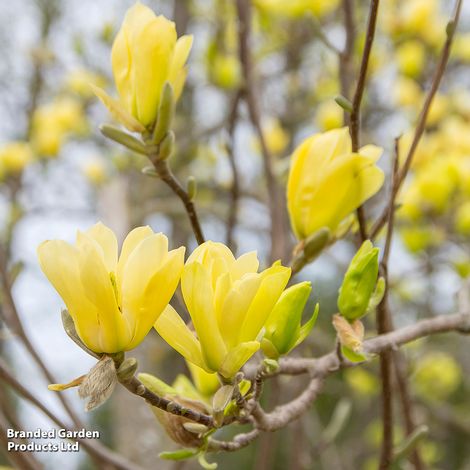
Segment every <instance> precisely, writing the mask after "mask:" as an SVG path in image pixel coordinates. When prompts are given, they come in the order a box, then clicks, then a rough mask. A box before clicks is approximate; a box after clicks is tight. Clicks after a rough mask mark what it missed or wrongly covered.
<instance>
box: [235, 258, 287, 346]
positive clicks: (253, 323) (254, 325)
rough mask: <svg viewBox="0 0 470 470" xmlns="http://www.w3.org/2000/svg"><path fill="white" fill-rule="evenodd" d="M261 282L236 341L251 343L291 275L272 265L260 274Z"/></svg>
mask: <svg viewBox="0 0 470 470" xmlns="http://www.w3.org/2000/svg"><path fill="white" fill-rule="evenodd" d="M260 274H262V276H263V280H262V281H261V284H260V286H259V289H258V292H257V293H256V296H255V298H254V299H253V302H252V303H251V305H250V308H249V310H248V312H247V313H246V316H245V320H244V322H243V325H242V327H241V330H240V333H239V337H238V341H239V342H246V341H253V340H254V339H255V338H256V337H257V336H258V334H259V332H260V330H261V328H262V327H263V326H264V324H265V323H266V320H267V319H268V317H269V314H270V313H271V311H272V309H273V308H274V305H275V304H276V302H277V301H278V299H279V297H280V296H281V294H282V291H283V290H284V289H285V287H286V285H287V283H288V281H289V278H290V274H291V270H290V268H286V267H284V266H280V265H274V266H271V267H270V268H268V269H266V270H265V271H263V272H262V273H260Z"/></svg>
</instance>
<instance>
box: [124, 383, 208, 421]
mask: <svg viewBox="0 0 470 470" xmlns="http://www.w3.org/2000/svg"><path fill="white" fill-rule="evenodd" d="M121 384H122V385H123V386H124V387H126V388H127V390H129V392H131V393H132V394H134V395H137V396H139V397H141V398H143V399H144V400H145V401H146V402H147V403H148V404H149V405H152V406H155V407H157V408H160V409H161V410H163V411H166V412H168V413H171V414H174V415H176V416H183V417H185V418H187V419H189V420H191V421H194V422H195V423H200V424H204V425H205V426H207V427H208V428H213V427H214V422H213V420H212V417H211V416H209V415H205V414H204V413H199V411H195V410H192V409H190V408H186V407H184V406H181V405H180V404H179V403H176V402H175V401H172V400H168V399H167V398H164V397H161V396H159V395H157V394H155V393H153V392H152V391H150V390H149V389H148V388H147V387H146V386H145V385H144V384H143V383H142V382H141V381H140V380H139V379H138V378H137V377H132V378H131V379H130V380H126V381H121Z"/></svg>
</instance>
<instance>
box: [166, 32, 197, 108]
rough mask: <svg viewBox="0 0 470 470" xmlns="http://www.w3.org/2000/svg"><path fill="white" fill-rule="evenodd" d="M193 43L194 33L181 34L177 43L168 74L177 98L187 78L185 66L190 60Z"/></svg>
mask: <svg viewBox="0 0 470 470" xmlns="http://www.w3.org/2000/svg"><path fill="white" fill-rule="evenodd" d="M192 45H193V36H192V35H185V36H181V37H180V38H179V39H178V40H177V41H176V44H175V49H174V51H173V57H172V60H171V64H170V70H169V74H168V80H169V81H170V83H171V84H172V86H173V90H174V92H175V99H178V98H179V97H180V95H181V91H182V88H183V85H184V82H185V80H186V70H185V68H184V64H185V63H186V61H187V60H188V56H189V53H190V51H191V47H192Z"/></svg>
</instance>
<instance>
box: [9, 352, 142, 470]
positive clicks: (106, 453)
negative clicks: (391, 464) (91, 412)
mask: <svg viewBox="0 0 470 470" xmlns="http://www.w3.org/2000/svg"><path fill="white" fill-rule="evenodd" d="M0 380H1V381H3V382H4V383H5V384H7V385H9V386H10V387H11V388H12V389H13V390H15V392H17V393H18V394H19V395H20V396H22V397H23V398H24V399H25V400H27V401H29V402H30V403H31V404H33V405H34V406H35V407H36V408H38V409H39V410H41V411H42V412H43V413H44V414H45V415H46V416H47V417H48V418H49V419H50V420H51V421H52V422H54V423H55V424H56V425H57V426H58V427H59V428H61V429H73V428H71V427H70V426H68V425H67V424H66V423H64V422H63V421H62V420H61V419H60V418H58V417H57V416H56V415H55V414H54V413H52V411H50V410H49V408H48V407H46V406H45V405H44V404H43V403H42V402H41V401H40V400H39V399H38V398H37V397H36V396H34V395H33V394H32V393H31V392H30V391H29V390H28V389H27V388H26V387H24V386H23V385H22V384H21V383H20V382H19V381H18V380H16V379H15V378H14V377H13V374H12V373H11V372H10V371H9V369H8V366H7V364H6V363H5V362H4V360H3V359H2V358H0ZM74 440H75V441H78V442H80V444H81V445H82V446H83V448H84V449H85V450H86V451H87V452H88V453H89V454H90V455H91V456H93V457H94V458H96V459H99V460H100V461H101V462H102V463H103V464H112V465H114V466H115V467H116V468H117V469H120V470H141V468H140V467H139V466H137V465H135V464H133V463H132V462H130V461H128V460H127V459H125V458H124V457H122V456H121V455H119V454H116V453H115V452H113V451H111V450H110V449H108V448H106V447H104V446H103V445H101V444H100V443H99V442H97V441H93V440H90V439H81V438H76V439H74Z"/></svg>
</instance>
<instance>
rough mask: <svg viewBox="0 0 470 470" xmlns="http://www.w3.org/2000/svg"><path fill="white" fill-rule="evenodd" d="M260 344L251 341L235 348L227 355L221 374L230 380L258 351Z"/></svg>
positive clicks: (220, 370)
mask: <svg viewBox="0 0 470 470" xmlns="http://www.w3.org/2000/svg"><path fill="white" fill-rule="evenodd" d="M259 346H260V343H258V341H249V342H246V343H241V344H239V345H238V346H237V347H235V348H233V349H232V350H231V351H229V353H228V354H227V357H226V358H225V360H224V362H223V364H222V366H221V368H220V369H219V373H220V374H221V375H223V376H224V377H226V378H227V379H230V378H232V377H234V376H235V374H236V373H237V372H238V371H239V370H240V369H241V368H242V367H243V365H244V364H245V363H246V361H248V359H250V357H251V356H253V354H254V353H255V352H256V351H258V349H259Z"/></svg>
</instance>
